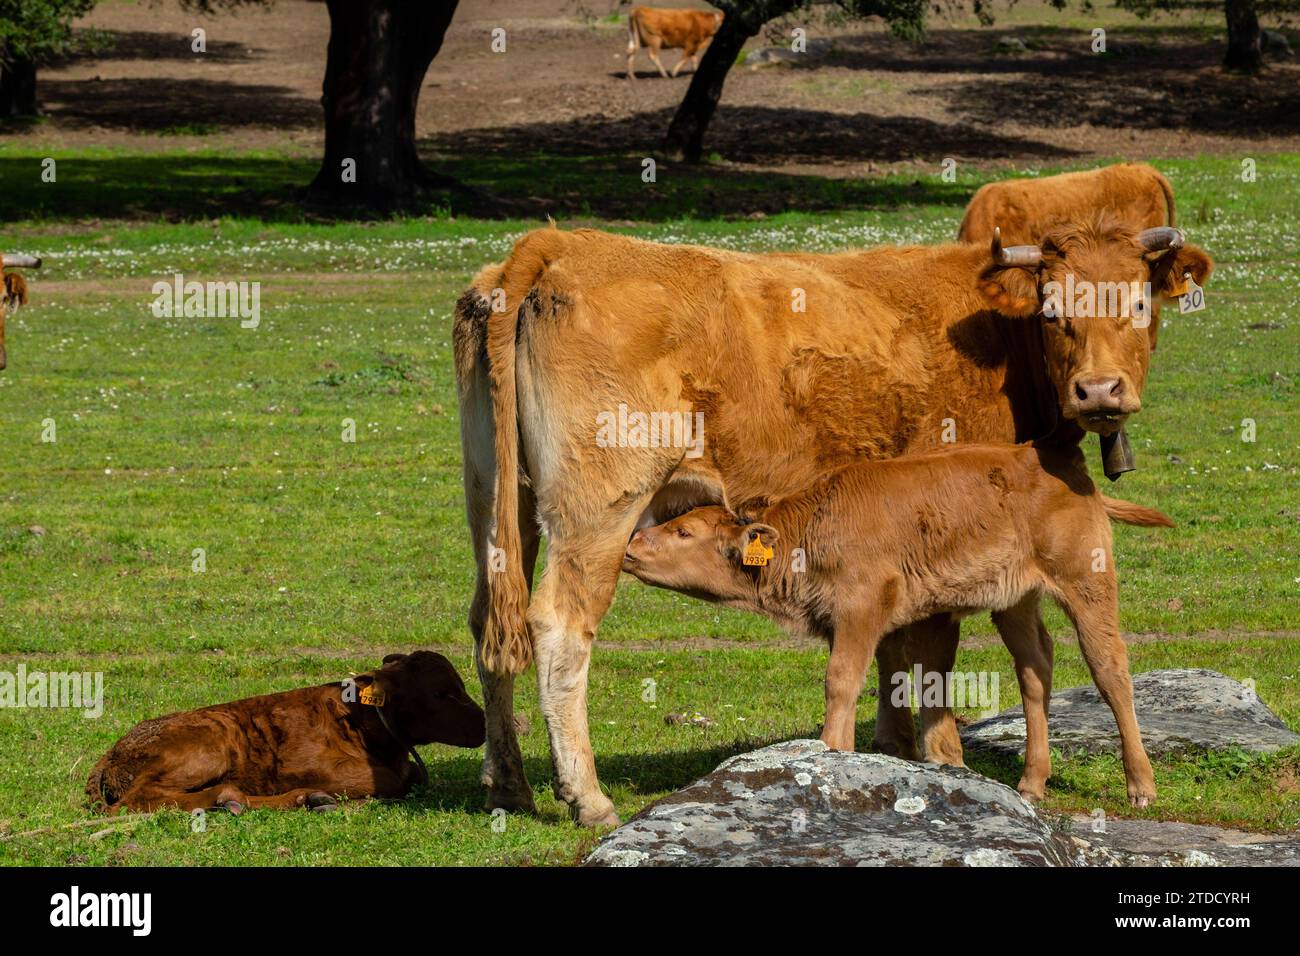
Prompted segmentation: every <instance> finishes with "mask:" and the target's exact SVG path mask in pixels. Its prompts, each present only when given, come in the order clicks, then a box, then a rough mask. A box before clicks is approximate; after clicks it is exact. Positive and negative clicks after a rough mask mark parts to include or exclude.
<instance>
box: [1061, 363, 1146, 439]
mask: <svg viewBox="0 0 1300 956" xmlns="http://www.w3.org/2000/svg"><path fill="white" fill-rule="evenodd" d="M1141 408H1142V401H1141V399H1139V398H1138V397H1137V396H1136V395H1135V394H1134V392H1133V390H1132V389H1131V388H1129V387H1128V385H1127V383H1126V382H1125V380H1124V379H1123V377H1118V376H1116V377H1110V378H1092V379H1083V378H1078V379H1075V380H1074V382H1073V383H1072V384H1071V386H1070V400H1069V401H1068V402H1067V403H1066V406H1065V408H1064V412H1065V417H1066V418H1072V419H1074V420H1075V421H1077V422H1078V423H1079V425H1081V426H1082V427H1083V428H1084V429H1086V430H1087V431H1090V432H1097V433H1098V434H1101V435H1109V434H1112V433H1114V432H1115V431H1117V430H1118V429H1119V428H1120V426H1122V425H1123V424H1124V422H1125V421H1127V420H1128V418H1129V416H1130V415H1133V414H1136V413H1137V412H1138V411H1140V410H1141Z"/></svg>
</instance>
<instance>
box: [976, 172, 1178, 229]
mask: <svg viewBox="0 0 1300 956" xmlns="http://www.w3.org/2000/svg"><path fill="white" fill-rule="evenodd" d="M1081 212H1087V213H1090V214H1100V213H1104V212H1109V213H1111V214H1112V215H1114V216H1116V217H1117V218H1118V219H1120V220H1121V221H1122V222H1124V223H1125V224H1127V225H1129V226H1131V227H1133V228H1135V229H1137V230H1142V229H1148V228H1150V227H1152V226H1173V225H1177V223H1176V222H1175V221H1174V219H1175V211H1174V191H1173V188H1172V187H1171V186H1170V185H1169V180H1167V179H1165V177H1164V176H1162V175H1161V174H1160V172H1159V170H1157V169H1155V168H1154V167H1153V166H1148V165H1147V164H1146V163H1118V164H1116V165H1114V166H1105V167H1103V168H1101V169H1090V170H1085V171H1083V172H1076V173H1061V174H1060V175H1058V176H1044V177H1043V178H1041V179H1007V180H1003V181H1001V182H996V183H986V184H985V185H983V186H981V187H980V188H979V189H977V190H976V191H975V195H974V197H973V198H972V199H971V201H970V205H969V206H967V207H966V215H965V218H963V219H962V223H961V229H960V230H959V231H958V233H957V239H958V240H959V241H961V242H977V243H983V242H988V241H989V240H990V239H992V238H993V230H994V229H995V228H999V229H1001V230H1002V240H1003V241H1004V242H1005V243H1007V244H1008V245H1016V244H1022V243H1037V242H1039V241H1040V240H1041V239H1042V238H1043V237H1044V236H1046V235H1047V233H1048V232H1050V231H1051V230H1052V229H1054V228H1056V227H1057V226H1059V225H1061V224H1062V223H1067V222H1069V221H1071V220H1073V219H1075V218H1077V217H1078V216H1079V214H1080V213H1081Z"/></svg>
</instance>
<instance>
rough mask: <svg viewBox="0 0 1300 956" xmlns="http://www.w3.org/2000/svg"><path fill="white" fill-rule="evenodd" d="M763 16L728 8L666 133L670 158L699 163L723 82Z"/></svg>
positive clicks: (759, 24)
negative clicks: (737, 11)
mask: <svg viewBox="0 0 1300 956" xmlns="http://www.w3.org/2000/svg"><path fill="white" fill-rule="evenodd" d="M763 22H764V21H762V20H758V21H757V22H754V21H751V20H750V18H748V17H745V16H742V15H741V14H739V13H735V12H732V11H731V10H728V11H727V16H726V19H724V20H723V21H722V26H720V27H719V28H718V32H717V33H715V34H714V35H713V42H712V43H710V44H709V48H708V49H707V50H705V51H704V56H703V58H702V59H701V60H700V65H699V68H698V69H697V70H696V71H695V75H694V76H692V77H691V85H690V87H688V88H687V90H686V96H685V97H684V98H683V99H682V102H681V105H680V106H678V107H677V112H676V114H674V116H673V121H672V123H670V124H669V126H668V133H667V135H666V136H665V137H664V145H663V152H664V155H665V156H667V157H668V158H669V159H672V160H677V161H679V162H680V161H682V160H685V161H686V162H688V163H698V162H699V161H700V157H701V156H702V155H703V153H704V133H705V131H706V130H707V129H708V128H709V121H710V120H712V119H713V114H714V112H715V111H716V110H717V108H718V100H719V99H721V98H722V85H723V84H724V83H726V82H727V73H728V72H729V71H730V70H731V68H732V67H733V66H734V65H735V63H736V57H738V56H740V51H741V50H742V49H743V48H744V46H745V41H746V40H748V39H749V38H750V37H752V36H754V34H756V33H758V31H759V29H760V28H761V27H762V26H763Z"/></svg>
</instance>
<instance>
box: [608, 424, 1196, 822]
mask: <svg viewBox="0 0 1300 956" xmlns="http://www.w3.org/2000/svg"><path fill="white" fill-rule="evenodd" d="M1108 516H1109V517H1111V518H1115V519H1116V520H1120V521H1128V522H1130V523H1134V524H1143V525H1149V526H1150V525H1161V526H1171V525H1172V524H1173V522H1171V521H1170V520H1169V519H1168V518H1167V517H1166V516H1165V515H1162V514H1161V513H1160V512H1158V511H1153V510H1151V509H1148V508H1143V507H1141V506H1139V505H1134V504H1131V503H1129V502H1123V501H1114V500H1112V499H1107V498H1103V497H1102V496H1101V495H1100V494H1099V493H1098V492H1097V489H1096V487H1095V486H1094V485H1093V484H1092V482H1091V480H1089V478H1088V473H1087V469H1086V468H1085V467H1084V463H1083V455H1082V453H1081V452H1080V450H1079V449H1077V448H1073V449H1070V450H1068V451H1063V450H1060V449H1056V448H1044V447H1032V446H1027V445H1021V446H1011V445H970V446H966V447H963V448H959V449H950V450H945V451H937V452H930V453H928V454H922V455H916V456H906V457H903V458H895V459H892V460H889V461H869V462H861V463H858V464H854V465H850V466H848V467H846V468H844V469H841V470H840V471H837V472H835V473H833V474H832V475H830V476H828V477H826V478H822V479H820V480H818V481H817V482H815V483H814V484H813V485H812V486H811V487H810V488H809V489H807V490H805V491H802V492H799V493H797V494H794V495H791V496H788V497H786V498H783V499H781V500H779V501H777V502H774V503H772V504H770V505H768V506H766V507H762V508H759V509H756V510H754V511H752V512H747V513H745V516H744V518H743V519H742V518H738V517H737V516H736V515H735V514H733V513H732V512H730V511H728V510H726V509H725V508H721V507H717V506H710V507H705V508H698V509H695V510H692V511H689V512H687V513H686V514H684V515H681V516H679V517H676V518H673V519H672V520H670V521H668V522H666V523H664V524H661V525H658V526H656V527H653V528H646V529H642V530H640V531H638V532H637V533H636V534H635V535H634V536H633V537H632V539H631V541H630V542H629V543H628V546H627V553H626V555H625V557H624V563H623V569H624V570H625V571H628V572H629V573H631V574H633V575H635V576H636V577H637V578H639V579H640V580H642V581H644V582H646V583H648V584H652V585H656V586H659V587H666V588H670V589H672V590H676V591H681V592H683V593H687V594H692V595H695V596H699V597H702V598H704V599H706V600H711V601H717V602H721V603H723V604H727V605H729V606H732V607H739V608H743V609H745V610H750V611H756V612H758V613H761V614H765V615H767V616H769V617H771V618H773V619H775V620H777V621H779V622H781V623H782V624H785V625H786V626H788V627H791V628H794V629H796V630H798V631H801V632H804V633H808V634H814V635H820V636H822V637H825V638H826V639H828V640H829V641H830V642H831V657H830V664H829V667H828V670H827V677H826V708H827V713H826V725H825V729H824V731H823V733H822V739H823V740H824V741H825V742H826V744H827V745H828V746H831V747H834V748H838V749H840V750H852V749H853V748H854V726H855V714H856V708H857V700H858V696H859V694H860V693H861V691H862V685H863V682H864V680H865V678H866V672H867V667H868V666H869V664H870V661H871V658H872V656H873V654H874V653H875V649H876V646H877V644H878V643H879V641H880V639H881V638H882V637H883V636H884V635H885V634H886V633H888V632H890V631H893V630H895V629H898V628H901V627H904V626H906V625H908V624H911V623H913V622H916V621H921V620H926V619H932V618H934V617H936V616H939V615H953V616H961V615H965V614H969V613H972V612H975V611H981V610H991V611H994V612H996V613H995V620H996V621H997V624H998V628H999V631H1000V632H1001V633H1002V635H1003V638H1004V639H1005V640H1006V643H1007V645H1008V647H1010V648H1011V649H1012V653H1013V654H1014V655H1016V659H1017V673H1018V674H1019V675H1020V677H1021V686H1022V692H1023V695H1024V698H1025V702H1026V724H1027V728H1028V735H1027V740H1026V754H1027V756H1026V765H1025V773H1024V777H1023V778H1022V780H1021V784H1020V790H1021V793H1023V794H1024V795H1025V796H1026V797H1029V798H1032V799H1040V798H1041V797H1042V795H1043V783H1044V781H1045V780H1046V779H1047V776H1048V774H1049V773H1050V757H1049V755H1048V750H1047V742H1046V726H1047V698H1046V697H1045V696H1044V695H1043V694H1042V692H1041V689H1042V688H1043V687H1049V688H1050V679H1051V675H1050V657H1045V655H1044V654H1043V649H1042V648H1041V647H1040V643H1041V639H1040V635H1039V631H1038V629H1037V627H1036V626H1034V622H1035V621H1036V619H1037V617H1038V601H1039V598H1040V596H1041V595H1042V594H1048V595H1050V596H1051V597H1052V598H1054V599H1055V600H1056V601H1057V603H1059V604H1060V605H1061V607H1062V608H1063V609H1064V610H1065V612H1066V614H1067V615H1069V617H1070V619H1071V620H1072V621H1073V622H1074V624H1075V628H1076V630H1077V631H1078V634H1079V645H1080V648H1081V649H1082V651H1083V655H1084V659H1085V660H1086V661H1087V662H1088V666H1089V668H1090V669H1091V671H1092V675H1093V680H1094V681H1095V682H1096V684H1097V687H1098V689H1099V690H1100V691H1101V693H1102V697H1103V698H1104V699H1105V700H1106V702H1107V703H1108V704H1109V705H1110V707H1111V710H1112V711H1113V713H1114V715H1115V720H1116V723H1117V724H1118V726H1119V730H1120V736H1121V740H1122V745H1123V756H1124V766H1125V773H1126V775H1127V778H1128V790H1129V797H1130V799H1131V800H1132V801H1133V803H1134V804H1135V805H1137V806H1143V805H1145V804H1146V803H1147V802H1148V801H1149V800H1151V799H1153V798H1154V796H1155V784H1154V781H1153V778H1152V776H1151V767H1150V763H1149V762H1148V760H1147V757H1146V753H1145V751H1144V750H1143V749H1142V739H1141V736H1140V734H1139V732H1138V728H1137V723H1136V720H1135V718H1134V716H1133V699H1132V687H1131V683H1130V680H1129V673H1128V661H1127V654H1126V651H1125V648H1124V643H1123V641H1122V640H1121V639H1120V636H1119V618H1118V614H1119V606H1118V599H1117V594H1118V588H1117V584H1116V579H1115V570H1114V565H1113V559H1112V555H1111V535H1110V523H1109V521H1108ZM755 538H757V539H758V540H759V541H761V543H762V544H764V545H766V546H767V547H770V548H773V550H774V552H775V553H774V555H773V558H772V560H771V561H770V563H768V564H767V565H766V566H764V567H751V566H746V565H744V564H743V563H742V553H743V551H744V548H745V547H746V545H747V544H748V543H749V542H751V541H753V540H754V539H755ZM794 549H800V551H801V555H800V562H796V561H794V560H793V556H794V554H795V550H794ZM1045 670H1046V672H1045ZM886 679H887V675H885V674H883V673H882V674H881V675H880V681H881V688H882V694H883V693H885V690H884V688H885V687H886Z"/></svg>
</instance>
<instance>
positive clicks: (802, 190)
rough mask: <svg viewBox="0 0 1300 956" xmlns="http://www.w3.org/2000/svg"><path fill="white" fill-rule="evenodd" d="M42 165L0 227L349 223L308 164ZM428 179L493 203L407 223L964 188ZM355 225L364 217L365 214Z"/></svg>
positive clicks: (623, 159)
mask: <svg viewBox="0 0 1300 956" xmlns="http://www.w3.org/2000/svg"><path fill="white" fill-rule="evenodd" d="M43 158H44V157H43V156H42V155H41V154H40V153H38V152H36V151H33V152H32V153H31V154H30V155H14V154H13V153H12V152H11V153H10V154H8V155H4V156H0V218H2V219H3V220H4V221H8V222H13V221H24V220H47V221H50V220H53V221H61V220H62V221H85V220H87V219H96V218H102V219H144V220H158V219H162V220H166V221H171V222H184V221H195V220H207V219H212V218H217V217H222V216H237V217H252V218H259V219H264V220H268V221H291V222H296V221H305V220H315V221H320V220H333V219H344V218H355V215H349V214H347V213H345V212H340V211H338V210H333V209H329V208H319V207H313V206H311V205H307V204H305V203H304V196H303V189H304V187H305V186H306V184H308V183H309V182H310V181H311V179H312V177H313V176H315V174H316V169H317V166H316V161H315V160H312V159H307V158H293V157H276V156H267V155H257V154H253V155H234V154H230V155H227V154H202V153H200V154H189V153H125V154H104V155H95V154H91V155H84V154H82V155H78V154H73V155H71V156H67V157H60V156H58V155H57V153H56V154H55V156H54V158H55V159H56V160H57V163H58V165H57V173H58V180H57V182H56V183H44V182H42V181H41V169H42V166H41V161H42V159H43ZM430 165H431V166H432V168H434V169H436V170H437V171H438V172H440V173H443V174H446V175H450V176H452V177H455V178H456V179H458V180H461V181H462V182H465V183H468V184H471V185H473V186H475V187H477V188H478V189H480V190H482V191H483V192H485V193H487V194H489V195H490V196H491V197H493V198H494V200H495V201H494V202H493V204H492V205H491V207H490V208H483V207H481V206H479V205H477V204H475V203H473V202H471V201H468V200H466V199H465V198H464V196H462V195H460V194H456V193H450V192H445V191H444V192H431V193H429V194H427V196H426V197H425V199H424V201H423V202H422V203H421V204H419V205H418V206H417V207H415V208H414V209H412V210H410V211H409V213H408V214H414V215H442V214H445V213H446V212H447V211H448V210H450V211H451V212H452V213H455V214H458V215H475V216H480V217H483V218H495V219H524V220H534V221H537V220H541V219H543V218H544V217H545V216H547V215H553V216H557V217H574V216H584V217H593V218H601V219H610V220H633V219H635V220H641V221H669V220H676V219H681V218H685V217H695V218H742V217H746V216H752V215H754V214H755V213H762V214H774V213H779V212H786V211H810V212H811V211H818V212H823V211H831V210H840V209H877V208H889V209H892V208H897V207H900V206H912V205H942V206H950V207H954V208H957V207H961V206H963V205H964V204H965V203H966V201H967V200H968V199H969V198H970V189H971V187H970V186H969V185H965V186H963V185H960V184H956V183H944V182H942V181H941V180H940V179H939V177H937V176H935V177H927V178H925V179H918V178H916V177H913V176H893V177H874V178H870V179H832V178H826V177H819V176H807V175H794V174H785V173H767V172H748V171H743V170H737V169H727V168H715V167H710V166H695V167H692V166H668V165H667V164H660V167H659V175H658V180H659V181H658V182H657V183H645V182H643V181H642V179H641V168H642V167H641V164H640V159H639V158H638V157H636V156H632V155H628V156H619V155H607V156H602V157H590V156H551V155H518V154H514V155H504V156H503V155H501V154H500V153H490V152H485V153H483V154H468V155H467V154H463V153H461V154H454V155H445V156H437V157H433V158H432V159H431V161H430ZM362 216H365V214H364V213H363V214H362Z"/></svg>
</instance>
